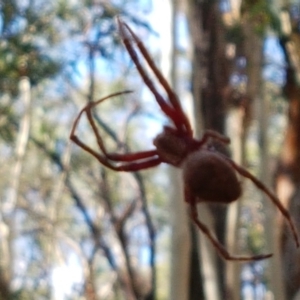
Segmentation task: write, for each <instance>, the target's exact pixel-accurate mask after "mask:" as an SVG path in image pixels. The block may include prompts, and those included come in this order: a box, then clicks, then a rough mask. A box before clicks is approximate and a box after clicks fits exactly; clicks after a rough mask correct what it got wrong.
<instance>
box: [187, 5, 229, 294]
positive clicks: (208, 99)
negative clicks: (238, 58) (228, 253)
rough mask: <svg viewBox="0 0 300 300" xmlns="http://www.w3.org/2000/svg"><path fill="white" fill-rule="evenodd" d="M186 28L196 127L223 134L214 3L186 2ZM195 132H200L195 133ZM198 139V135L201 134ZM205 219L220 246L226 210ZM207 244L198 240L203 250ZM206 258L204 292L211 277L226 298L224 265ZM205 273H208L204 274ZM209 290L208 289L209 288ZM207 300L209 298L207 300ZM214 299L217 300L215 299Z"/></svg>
mask: <svg viewBox="0 0 300 300" xmlns="http://www.w3.org/2000/svg"><path fill="white" fill-rule="evenodd" d="M188 19H189V28H190V32H191V36H192V41H193V47H194V48H193V78H192V89H193V96H194V101H195V117H196V123H197V125H196V127H198V128H201V129H202V130H203V129H204V128H205V129H214V130H216V131H218V132H220V133H224V132H225V116H226V103H225V101H224V99H225V94H226V88H227V86H228V69H227V65H226V64H227V62H226V59H225V43H224V28H223V26H222V23H221V19H220V12H219V9H218V4H217V3H216V2H215V1H211V2H210V1H202V2H199V1H194V0H189V1H188ZM198 132H200V130H199V129H198ZM200 135H201V134H200ZM207 213H208V214H207V215H206V216H205V213H204V212H203V209H202V208H201V214H200V216H203V217H204V218H208V219H212V224H213V225H214V228H215V230H216V235H217V237H218V239H219V240H220V242H221V243H223V244H224V243H225V234H226V233H225V232H224V227H225V222H226V207H223V206H214V207H212V206H209V211H207ZM204 243H206V241H205V242H204V241H202V240H201V244H202V246H203V245H205V244H204ZM208 249H209V250H208V252H207V253H208V254H209V256H208V257H207V258H205V259H203V255H204V253H205V251H206V250H205V248H201V251H202V253H201V256H202V258H201V261H202V276H203V281H204V283H205V284H204V291H206V292H205V293H206V294H207V293H208V291H210V292H211V286H210V285H209V281H206V280H208V279H207V276H206V275H207V274H214V276H216V278H214V282H215V284H216V286H214V288H215V289H216V291H215V293H214V295H215V296H214V297H220V296H217V295H218V293H220V294H221V295H225V290H226V287H225V276H224V264H223V262H222V261H221V260H220V259H219V258H217V261H215V257H213V256H215V251H214V249H211V248H208ZM207 259H210V260H209V261H210V268H211V270H210V271H211V272H208V270H207V269H206V271H205V270H204V269H203V267H204V265H203V263H204V262H207ZM207 272H208V273H207ZM209 286H210V288H209ZM208 299H210V298H208ZM214 299H216V298H214Z"/></svg>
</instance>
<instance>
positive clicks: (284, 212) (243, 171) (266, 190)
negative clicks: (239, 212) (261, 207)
mask: <svg viewBox="0 0 300 300" xmlns="http://www.w3.org/2000/svg"><path fill="white" fill-rule="evenodd" d="M223 157H224V158H226V160H227V161H228V162H229V163H230V164H231V165H232V167H233V168H234V169H235V170H236V171H237V172H238V173H239V174H241V175H242V176H244V177H246V178H248V179H250V180H251V181H252V182H253V183H254V184H255V185H256V186H257V187H258V188H259V189H260V190H262V191H263V192H264V193H265V194H266V195H268V197H269V199H270V200H271V201H272V202H273V203H274V205H275V206H276V207H277V208H278V209H279V211H280V212H281V213H282V215H283V216H284V217H285V219H286V221H287V222H288V224H289V226H290V228H291V231H292V233H293V236H294V240H295V243H296V245H297V248H299V246H300V242H299V235H298V233H297V229H296V227H295V224H294V222H293V220H292V218H291V216H290V214H289V212H288V211H287V209H286V208H285V207H284V206H283V205H282V203H281V202H280V200H279V199H278V198H277V196H276V195H275V194H274V193H273V192H271V190H270V189H269V188H268V187H266V186H265V185H264V184H263V183H262V182H261V181H260V180H258V179H257V178H256V177H255V176H253V175H252V174H251V173H250V172H248V171H247V170H246V169H245V168H243V167H241V166H239V165H238V164H236V163H235V162H234V161H232V160H231V159H229V158H228V157H226V156H223Z"/></svg>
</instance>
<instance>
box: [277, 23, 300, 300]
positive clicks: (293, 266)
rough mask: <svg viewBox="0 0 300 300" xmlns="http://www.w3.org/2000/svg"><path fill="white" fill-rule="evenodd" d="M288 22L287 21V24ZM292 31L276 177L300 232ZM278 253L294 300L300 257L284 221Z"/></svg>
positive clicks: (298, 100) (299, 99) (299, 44)
mask: <svg viewBox="0 0 300 300" xmlns="http://www.w3.org/2000/svg"><path fill="white" fill-rule="evenodd" d="M285 21H286V22H288V20H285ZM290 28H291V31H290V32H287V34H289V36H286V37H285V38H283V39H282V40H281V45H282V49H283V52H284V53H285V56H286V61H287V64H288V69H287V73H286V84H285V87H284V92H285V95H286V98H287V100H288V104H289V107H288V124H287V129H286V133H285V139H284V142H283V145H282V152H281V156H280V159H279V162H278V166H277V171H276V174H275V185H276V190H277V194H278V196H279V198H280V200H281V201H282V203H283V205H284V206H285V207H286V208H287V209H289V212H290V214H291V215H292V218H293V221H294V222H295V224H296V227H297V229H298V232H299V229H300V222H299V219H300V218H299V216H300V206H299V201H300V86H299V78H300V67H299V59H300V56H299V51H300V35H299V33H298V27H297V25H296V24H291V23H290ZM276 228H277V232H276V233H277V236H276V237H277V241H278V251H279V253H280V252H281V257H282V272H283V277H282V278H283V280H282V282H283V284H284V286H285V291H286V299H293V298H294V297H295V295H296V294H297V292H298V293H299V282H300V255H299V250H297V249H296V247H295V243H294V241H293V239H292V237H291V235H290V234H289V231H288V228H287V226H286V224H285V223H284V222H282V218H279V220H278V223H277V227H276Z"/></svg>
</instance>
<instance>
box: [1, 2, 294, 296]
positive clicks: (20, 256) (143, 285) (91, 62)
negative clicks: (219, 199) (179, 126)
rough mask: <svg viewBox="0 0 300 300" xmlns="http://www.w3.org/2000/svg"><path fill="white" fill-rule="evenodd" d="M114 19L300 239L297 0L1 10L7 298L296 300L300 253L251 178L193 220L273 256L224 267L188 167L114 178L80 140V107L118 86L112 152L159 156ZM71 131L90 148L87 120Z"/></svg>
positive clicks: (148, 108)
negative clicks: (237, 195) (184, 173)
mask: <svg viewBox="0 0 300 300" xmlns="http://www.w3.org/2000/svg"><path fill="white" fill-rule="evenodd" d="M117 15H120V16H121V17H122V18H123V19H124V21H126V22H128V24H129V25H130V26H131V27H132V28H133V29H134V31H135V32H136V33H137V34H138V36H139V37H140V38H141V39H142V41H143V42H144V43H145V45H146V47H147V48H148V50H149V52H150V53H151V55H152V56H153V58H154V59H155V61H156V63H157V64H158V65H159V67H160V69H161V70H162V72H163V73H164V74H165V76H166V77H167V78H168V80H169V81H170V83H171V84H172V86H173V87H174V89H175V90H176V91H177V93H178V94H179V97H180V99H181V100H182V105H183V107H184V108H185V109H186V111H187V113H188V115H189V117H190V119H191V121H192V123H193V124H194V127H195V132H196V134H197V136H198V137H201V133H202V132H203V130H204V129H206V128H210V129H214V130H217V131H218V132H220V133H223V134H225V135H227V136H229V137H230V138H231V140H232V143H231V147H230V151H231V156H232V158H233V159H234V160H235V161H236V162H238V163H239V164H241V165H243V166H245V167H246V168H247V169H249V170H250V171H251V172H252V173H253V174H255V175H256V176H257V177H258V178H260V179H261V180H262V181H263V182H264V183H265V184H267V185H268V186H270V187H271V188H272V189H274V190H275V191H276V193H277V194H278V196H279V198H280V199H281V201H282V203H283V205H284V206H285V207H286V208H287V209H288V210H289V211H290V213H291V215H292V216H293V218H294V221H295V224H296V226H297V228H298V229H299V230H300V205H299V203H300V151H299V149H300V87H299V84H300V34H299V31H300V23H299V22H300V1H299V0H295V1H292V0H219V1H212V0H202V1H198V0H177V1H176V0H173V1H171V0H169V1H168V0H111V1H109V0H107V1H106V0H94V1H89V0H82V1H79V0H72V1H65V0H52V1H43V0H1V1H0V32H1V36H0V112H1V114H0V153H1V155H0V161H1V169H0V178H1V180H0V195H1V202H0V299H3V300H15V299H16V300H17V299H38V300H40V299H53V300H61V299H70V300H71V299H72V300H75V299H87V300H100V299H107V300H110V299H113V300H121V299H126V300H135V299H147V300H156V299H157V300H163V299H170V300H187V299H189V300H202V299H205V300H223V299H228V300H237V299H245V300H259V299H268V300H269V299H276V300H277V299H278V300H297V299H300V252H299V250H298V251H297V249H296V247H295V243H294V241H293V239H292V236H291V234H290V231H289V229H288V228H287V227H286V224H285V222H283V219H282V216H281V215H280V214H279V212H278V211H277V210H276V208H275V207H274V206H273V205H272V203H270V201H269V199H266V197H265V196H264V195H263V194H262V193H261V192H260V191H259V190H257V188H256V187H254V186H253V184H251V182H248V181H247V180H243V190H244V192H243V197H242V199H240V200H239V201H237V202H236V203H234V204H232V205H230V206H229V207H225V206H211V205H203V204H201V206H200V205H199V214H200V216H201V219H202V220H203V221H205V222H206V223H207V224H209V225H210V226H211V228H212V230H213V231H214V232H215V233H216V235H217V237H218V239H219V240H220V241H221V242H222V243H223V244H224V245H225V246H226V248H227V249H228V250H229V251H230V253H234V254H248V255H253V254H260V253H268V252H272V253H274V257H273V258H271V259H268V260H265V261H260V262H250V263H242V264H241V263H236V262H224V261H223V260H221V259H220V258H219V257H218V256H217V255H216V252H215V250H214V249H212V248H211V245H210V244H209V243H207V240H206V239H205V238H203V236H202V235H201V234H200V233H199V232H198V230H195V228H194V227H193V226H192V225H191V222H190V221H189V218H188V217H187V214H186V204H185V203H184V201H183V198H182V197H181V195H182V190H181V180H180V171H178V170H174V169H171V168H168V167H166V166H164V165H162V166H160V167H157V168H154V169H150V170H147V171H142V172H136V173H126V174H125V173H116V172H112V171H110V170H108V169H106V168H104V167H103V166H101V165H100V164H99V163H98V162H97V161H96V160H95V159H94V158H93V157H91V156H90V155H88V154H87V153H85V152H84V151H83V150H82V149H80V148H78V147H77V146H74V145H71V143H70V140H69V134H70V130H71V127H72V123H73V121H74V119H75V117H76V116H77V114H78V112H79V110H80V109H81V108H82V107H83V106H84V105H85V104H86V103H88V102H89V101H94V100H97V99H100V98H101V97H103V96H106V95H108V94H109V93H113V92H117V91H122V90H125V89H132V90H134V93H133V94H130V95H127V96H126V97H125V96H121V97H119V98H115V99H110V100H108V101H106V102H105V103H103V104H101V106H100V107H99V108H98V109H97V111H95V114H94V117H95V119H96V121H97V124H98V125H99V130H100V131H101V134H102V135H103V137H104V138H105V143H106V144H107V146H108V148H109V149H110V151H118V152H122V151H123V152H124V151H132V150H135V151H137V150H139V149H150V148H151V147H152V139H153V138H154V137H155V135H156V134H157V133H158V132H160V130H161V128H162V126H163V125H164V124H165V123H166V122H167V120H166V118H165V116H164V115H163V114H162V113H161V111H160V110H159V107H158V105H157V104H156V103H155V100H154V98H153V97H152V96H151V94H150V93H149V91H148V90H147V89H145V84H144V83H143V82H142V80H141V78H140V76H139V75H138V73H137V70H136V69H135V67H134V65H133V63H132V62H131V61H130V59H129V57H128V55H127V53H126V52H125V50H124V48H123V46H122V43H121V41H120V37H119V35H118V32H117V28H116V23H115V17H116V16H117ZM78 135H80V137H81V138H82V139H84V140H85V141H86V142H87V143H89V144H90V145H93V146H94V147H95V149H96V143H95V140H94V136H93V134H92V131H91V129H90V128H89V126H88V124H87V122H84V121H83V122H81V123H80V128H79V132H78ZM199 184H201V183H199Z"/></svg>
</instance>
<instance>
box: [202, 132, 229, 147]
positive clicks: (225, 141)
mask: <svg viewBox="0 0 300 300" xmlns="http://www.w3.org/2000/svg"><path fill="white" fill-rule="evenodd" d="M210 138H211V139H215V140H218V141H219V142H221V143H223V144H225V145H228V144H230V139H229V138H228V137H227V136H225V135H223V134H220V133H218V132H217V131H214V130H210V129H207V130H205V132H204V134H203V136H202V139H201V140H200V141H199V146H202V145H204V144H206V142H207V140H208V139H210Z"/></svg>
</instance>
